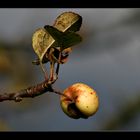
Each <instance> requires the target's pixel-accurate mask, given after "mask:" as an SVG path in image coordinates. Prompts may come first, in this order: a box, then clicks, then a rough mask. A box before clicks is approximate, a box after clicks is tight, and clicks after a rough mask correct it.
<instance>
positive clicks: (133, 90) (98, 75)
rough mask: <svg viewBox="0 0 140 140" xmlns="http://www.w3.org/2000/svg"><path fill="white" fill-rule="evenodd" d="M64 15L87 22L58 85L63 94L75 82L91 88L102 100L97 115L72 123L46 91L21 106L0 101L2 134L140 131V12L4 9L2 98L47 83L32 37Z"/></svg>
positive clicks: (0, 17) (0, 19)
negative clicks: (73, 14) (77, 16)
mask: <svg viewBox="0 0 140 140" xmlns="http://www.w3.org/2000/svg"><path fill="white" fill-rule="evenodd" d="M65 11H73V12H76V13H78V14H80V15H81V16H82V17H83V24H82V27H81V29H80V31H79V34H80V35H81V36H82V37H83V41H82V42H81V43H80V44H78V45H77V46H75V47H74V48H73V52H72V53H71V54H70V57H69V61H68V62H67V63H66V64H65V65H61V67H60V72H59V79H58V80H57V82H56V83H55V85H54V86H55V88H56V89H58V90H61V91H63V90H64V89H65V88H66V87H68V86H70V85H71V84H74V83H76V82H83V83H86V84H88V85H89V86H91V87H93V88H94V89H95V90H96V91H97V94H98V96H99V100H100V106H99V110H98V112H97V113H96V114H95V115H94V116H92V117H89V118H88V119H78V120H74V119H71V118H69V117H68V116H66V115H65V114H64V113H63V111H62V110H61V107H60V102H59V96H58V95H56V94H54V93H48V92H47V93H45V94H43V95H41V96H38V97H36V98H34V99H31V98H29V99H23V101H22V102H19V103H15V102H13V101H5V102H1V103H0V130H1V131H102V130H136V131H137V130H140V74H139V72H140V54H139V53H140V9H136V8H135V9H133V8H131V9H119V8H118V9H98V8H96V9H85V8H81V9H76V8H75V9H70V8H66V9H62V8H60V9H57V8H54V9H53V8H51V9H49V8H47V9H33V8H32V9H0V94H2V93H4V92H14V91H17V90H20V89H23V88H26V87H28V86H31V85H35V84H37V83H39V82H41V81H43V73H42V71H41V69H40V67H39V66H35V65H32V61H33V60H34V59H35V58H37V56H36V54H35V53H34V51H33V49H32V42H31V41H32V35H33V33H34V32H35V30H36V29H38V28H40V27H43V26H44V25H46V24H48V25H52V24H53V23H54V20H55V18H56V17H57V16H58V15H60V14H61V13H62V12H65ZM47 66H48V65H47Z"/></svg>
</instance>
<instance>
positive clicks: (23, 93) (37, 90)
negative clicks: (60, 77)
mask: <svg viewBox="0 0 140 140" xmlns="http://www.w3.org/2000/svg"><path fill="white" fill-rule="evenodd" d="M56 80H57V78H55V79H54V80H53V81H47V80H45V81H44V82H42V83H40V84H37V85H35V86H31V87H28V88H26V89H22V90H20V91H18V92H13V93H4V94H1V95H0V102H3V101H6V100H14V101H15V102H20V101H22V99H23V98H34V97H36V96H39V95H41V94H43V93H45V92H53V91H54V90H53V89H52V84H53V83H54V82H55V81H56Z"/></svg>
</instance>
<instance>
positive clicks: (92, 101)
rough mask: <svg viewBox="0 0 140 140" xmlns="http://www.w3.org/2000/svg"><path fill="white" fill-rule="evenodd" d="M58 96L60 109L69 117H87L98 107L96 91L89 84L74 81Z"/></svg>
mask: <svg viewBox="0 0 140 140" xmlns="http://www.w3.org/2000/svg"><path fill="white" fill-rule="evenodd" d="M63 94H64V95H66V96H64V95H61V97H60V104H61V107H62V110H63V112H64V113H65V114H67V115H68V116H69V117H71V118H74V119H78V118H88V117H90V116H92V115H93V114H95V113H96V112H97V110H98V107H99V99H98V96H97V93H96V91H95V90H94V89H92V88H91V87H90V86H88V85H86V84H83V83H76V84H73V85H71V86H69V87H68V88H66V89H65V90H64V92H63Z"/></svg>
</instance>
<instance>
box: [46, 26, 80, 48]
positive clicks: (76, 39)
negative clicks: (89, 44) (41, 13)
mask: <svg viewBox="0 0 140 140" xmlns="http://www.w3.org/2000/svg"><path fill="white" fill-rule="evenodd" d="M44 28H45V29H46V30H47V32H48V33H49V34H50V35H51V36H52V37H53V38H54V40H55V41H56V42H57V43H58V47H61V48H62V49H66V48H69V47H71V46H73V45H76V44H78V43H80V42H81V41H82V38H81V36H80V35H78V34H76V33H74V32H70V31H67V32H61V31H59V30H58V29H56V28H54V27H53V26H50V25H46V26H44Z"/></svg>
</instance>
